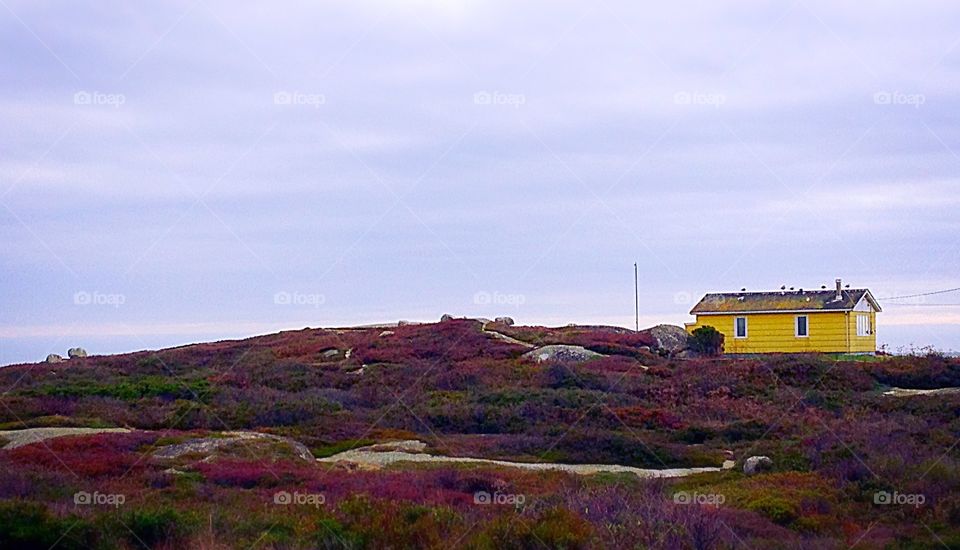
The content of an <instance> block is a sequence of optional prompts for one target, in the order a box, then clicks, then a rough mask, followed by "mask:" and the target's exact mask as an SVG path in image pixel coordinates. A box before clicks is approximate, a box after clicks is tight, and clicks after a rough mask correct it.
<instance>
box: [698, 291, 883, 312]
mask: <svg viewBox="0 0 960 550" xmlns="http://www.w3.org/2000/svg"><path fill="white" fill-rule="evenodd" d="M841 295H842V296H843V299H841V300H837V299H836V297H837V292H836V290H803V291H799V290H783V291H780V290H778V291H773V292H725V293H717V294H707V295H706V296H704V297H703V299H701V300H700V302H698V303H697V305H695V306H694V307H693V309H692V310H690V313H691V314H697V313H749V312H757V311H807V310H811V311H849V310H852V309H853V308H854V307H856V305H857V303H858V302H859V301H860V299H861V298H863V297H864V296H865V295H866V296H867V300H869V301H870V303H871V304H872V305H873V307H874V308H875V309H876V310H877V311H880V305H879V304H878V303H877V301H876V300H874V299H873V296H872V295H871V294H870V291H869V290H867V289H865V288H856V289H844V290H843V291H842V292H841Z"/></svg>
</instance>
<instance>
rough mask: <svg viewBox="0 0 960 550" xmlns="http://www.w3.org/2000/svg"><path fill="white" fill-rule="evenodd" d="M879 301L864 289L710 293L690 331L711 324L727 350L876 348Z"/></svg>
mask: <svg viewBox="0 0 960 550" xmlns="http://www.w3.org/2000/svg"><path fill="white" fill-rule="evenodd" d="M879 311H881V310H880V305H879V304H877V301H876V300H875V299H874V298H873V295H872V294H871V293H870V291H869V290H867V289H865V288H860V289H849V288H842V287H841V281H840V279H837V287H836V289H835V290H814V291H810V290H803V289H800V290H786V289H784V290H779V291H774V292H745V291H744V292H730V293H721V294H707V295H706V296H704V297H703V299H701V300H700V302H698V303H697V305H696V306H694V308H693V309H692V310H690V314H691V315H696V317H697V320H696V322H694V323H687V325H686V328H687V332H693V331H694V330H695V329H697V328H699V327H702V326H712V327H714V328H716V329H717V330H718V331H720V332H721V333H723V335H724V353H802V352H810V351H819V352H826V353H875V352H876V351H877V332H876V327H877V312H879Z"/></svg>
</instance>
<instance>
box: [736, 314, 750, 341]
mask: <svg viewBox="0 0 960 550" xmlns="http://www.w3.org/2000/svg"><path fill="white" fill-rule="evenodd" d="M733 336H734V338H746V337H747V318H746V317H737V318H735V319H734V320H733Z"/></svg>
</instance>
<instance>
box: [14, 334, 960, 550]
mask: <svg viewBox="0 0 960 550" xmlns="http://www.w3.org/2000/svg"><path fill="white" fill-rule="evenodd" d="M492 332H497V333H501V334H503V335H506V336H508V337H509V338H502V337H497V336H496V335H495V334H492ZM511 339H514V340H511ZM525 344H526V345H525ZM558 344H559V345H576V346H582V347H584V348H586V349H588V350H591V351H594V352H597V353H601V354H603V355H604V356H603V357H601V358H598V359H592V360H589V361H585V362H565V361H562V360H561V361H557V360H547V361H543V362H537V361H536V360H530V359H525V358H523V354H525V353H527V352H529V351H530V346H531V345H532V346H542V345H558ZM653 344H654V342H653V340H652V338H651V337H650V335H649V334H646V333H634V332H632V331H625V330H622V329H619V330H617V329H612V328H603V327H565V328H561V329H549V328H544V327H507V326H505V325H490V326H484V325H481V324H480V323H479V322H476V321H471V320H451V321H446V322H443V323H438V324H430V325H406V326H398V327H391V328H389V329H385V328H382V327H381V328H368V329H341V330H322V329H304V330H301V331H291V332H284V333H279V334H273V335H267V336H261V337H256V338H251V339H247V340H239V341H226V342H216V343H210V344H198V345H192V346H184V347H180V348H173V349H167V350H160V351H157V352H140V353H134V354H126V355H118V356H107V357H88V358H80V359H72V360H70V361H68V362H66V363H62V364H52V365H48V364H40V365H18V366H13V367H8V368H4V369H0V385H2V387H3V388H5V389H6V392H5V393H4V394H3V395H2V397H0V403H2V405H3V406H2V407H0V424H2V425H0V428H2V429H6V430H14V429H24V428H35V427H52V426H59V427H85V428H97V427H110V428H113V427H122V428H128V429H129V430H131V431H129V432H126V433H103V434H93V435H76V436H71V437H60V438H55V439H49V440H45V441H42V442H37V443H33V444H27V445H23V446H20V447H18V448H15V449H7V450H0V462H2V468H0V469H2V472H3V473H0V519H3V520H4V521H0V525H4V526H18V525H19V526H39V527H42V529H40V530H39V531H37V532H36V533H35V536H36V537H38V540H35V541H34V542H35V543H36V544H38V545H41V546H42V545H43V544H44V543H45V542H51V543H52V541H46V539H43V537H44V536H45V535H42V534H41V532H43V533H46V532H57V530H58V529H60V530H61V531H63V530H66V528H67V527H68V526H69V524H70V523H71V522H73V523H76V524H77V525H79V528H78V529H71V530H70V532H69V533H68V535H67V536H66V537H65V538H64V539H63V540H61V542H60V543H59V544H60V545H67V546H69V545H70V544H75V545H78V546H81V547H82V546H84V545H90V544H94V543H95V544H102V545H105V546H116V545H120V546H123V545H128V546H137V545H138V544H139V542H144V543H147V545H148V546H150V545H151V544H154V543H155V544H157V545H163V544H174V543H182V542H184V541H186V542H188V543H190V544H193V545H199V544H207V543H210V544H213V541H226V545H227V546H236V545H248V546H249V545H250V544H253V543H254V542H256V541H259V542H258V544H259V545H261V546H266V547H276V548H288V547H305V548H310V547H315V546H317V545H321V546H322V545H324V544H326V545H328V546H329V547H340V546H344V545H347V546H351V545H352V546H354V547H379V546H383V544H385V543H386V542H390V543H391V544H399V545H401V546H411V545H412V546H421V547H433V546H445V545H448V543H446V542H444V541H448V540H451V539H457V540H459V544H460V545H466V546H475V547H504V546H506V547H509V546H511V545H512V546H514V547H526V546H528V545H539V544H540V543H543V544H545V545H546V546H548V547H555V546H559V547H571V548H572V547H587V546H606V547H634V546H636V545H641V546H643V545H646V546H667V547H678V546H679V547H732V546H737V545H739V544H741V543H745V544H748V545H750V546H751V547H763V546H768V545H774V546H776V545H782V544H785V543H789V544H790V545H796V546H801V547H802V546H810V547H818V548H819V547H844V548H846V547H848V546H849V545H851V544H853V543H855V542H856V541H858V540H859V543H860V544H861V545H864V546H876V545H881V544H888V543H889V544H899V543H900V542H903V541H906V540H908V539H921V540H923V541H927V542H928V543H933V542H935V541H937V540H938V539H939V540H941V541H947V542H948V544H949V541H957V540H960V539H958V538H957V537H958V532H957V528H956V525H957V520H958V519H960V496H958V489H960V472H958V458H960V457H958V452H957V446H956V445H955V443H956V441H957V439H958V437H960V420H958V417H960V414H958V413H960V396H958V395H956V394H949V393H947V394H940V395H936V394H934V395H916V396H911V397H894V396H890V395H884V390H885V389H887V388H888V387H890V386H898V387H905V388H937V387H949V386H960V363H958V362H957V360H955V359H946V358H942V357H937V356H930V357H897V358H877V359H876V360H873V361H836V360H835V359H834V358H830V357H826V356H816V355H807V356H775V357H769V358H763V359H751V360H725V359H716V360H686V361H681V360H673V359H668V358H666V357H663V356H661V355H660V354H657V353H655V352H653V351H650V350H649V348H650V346H651V345H653ZM258 433H259V434H269V435H271V436H276V437H261V436H257V434H258ZM237 434H252V435H249V436H246V435H237ZM0 437H2V435H0ZM213 440H216V441H217V442H216V443H215V444H212V443H205V442H207V441H213ZM400 440H418V441H422V442H424V444H425V445H423V449H422V450H423V451H424V452H426V453H430V454H433V455H446V456H449V457H471V458H484V459H496V460H506V461H515V462H551V463H566V464H594V465H618V466H623V467H633V468H641V469H667V468H690V467H714V468H715V467H718V466H720V464H721V463H722V462H723V461H724V460H725V459H727V458H730V457H734V458H735V459H736V460H737V461H738V466H739V465H741V464H742V463H743V461H744V460H745V459H746V458H747V457H749V456H752V455H766V456H769V457H770V458H771V459H772V462H773V468H772V470H771V471H769V472H765V473H762V474H759V475H757V476H753V477H748V476H745V475H744V474H743V473H741V472H740V471H739V469H738V470H731V471H720V472H713V473H704V474H700V475H697V476H694V477H689V478H683V479H676V480H671V481H664V480H643V479H639V478H637V477H636V476H631V475H626V477H624V475H625V474H621V475H612V474H596V475H592V476H573V475H569V474H566V473H563V472H554V471H523V470H519V469H515V468H509V467H501V466H499V465H497V464H490V463H476V464H469V463H468V464H458V463H442V464H429V463H427V464H423V463H407V462H399V463H394V464H392V465H389V466H386V467H385V468H384V469H380V470H376V471H368V470H366V469H363V468H361V469H360V470H357V469H356V467H357V465H356V464H349V463H345V462H342V461H339V460H334V461H333V462H322V463H316V462H313V461H311V460H305V458H304V457H309V456H310V454H311V453H312V455H314V456H316V457H317V458H321V459H326V458H327V457H330V456H338V455H337V453H340V452H343V451H347V450H349V449H351V448H355V447H361V446H369V445H374V444H377V443H388V442H391V441H400ZM0 443H2V442H0ZM299 444H302V445H305V448H303V447H300V446H298V445H299ZM171 449H172V450H171ZM78 492H86V493H94V492H99V494H113V495H124V499H125V502H124V504H123V505H121V506H118V507H116V508H115V509H112V508H110V507H104V506H97V505H89V506H83V505H74V504H73V501H72V495H73V494H75V493H78ZM284 494H288V495H301V496H302V495H314V496H315V497H317V495H321V496H322V500H323V501H324V502H323V503H319V502H318V500H319V497H317V498H314V500H313V501H311V502H312V503H313V504H314V505H304V506H287V505H284V503H282V502H280V503H278V504H275V501H276V499H277V498H280V500H283V498H285V497H283V495H284ZM484 494H487V495H489V496H490V498H491V499H493V504H486V503H485V502H479V503H476V502H477V498H480V500H483V499H482V498H481V497H482V495H484ZM886 494H890V495H894V496H892V497H891V499H892V500H894V501H895V502H899V504H896V503H895V504H889V505H888V504H884V503H883V502H880V503H879V504H875V500H876V499H878V498H879V499H880V500H881V501H883V499H884V498H886V497H884V496H883V495H886ZM277 495H280V497H277ZM478 495H480V496H479V497H478ZM496 495H500V496H499V497H498V496H496ZM878 495H880V496H879V497H878ZM896 495H900V496H901V497H902V498H901V497H897V496H896ZM902 495H913V498H912V500H911V501H910V504H904V503H903V502H900V500H903V499H906V498H907V497H903V496H902ZM916 495H922V499H921V498H919V497H917V496H916ZM290 498H294V497H293V496H291V497H290ZM305 498H306V497H304V499H305ZM497 498H500V499H501V500H504V502H499V501H497ZM897 498H900V500H897ZM304 499H301V500H304ZM307 500H309V499H306V500H304V502H307ZM518 500H522V501H523V502H519V503H518V502H517V501H518ZM917 500H923V502H922V503H920V504H919V505H916V506H914V504H917ZM506 501H509V502H506ZM691 501H692V502H694V504H690V502H691ZM904 502H906V501H904ZM698 503H699V504H698ZM717 504H719V506H717ZM638 522H640V527H638ZM130 525H134V526H135V528H132V529H131V528H129V526H130ZM32 532H33V531H31V530H30V529H26V530H24V529H21V530H20V531H16V532H14V531H13V528H12V527H0V543H4V542H7V543H10V544H12V543H13V542H17V543H23V540H20V539H15V538H11V537H16V536H21V537H24V536H28V535H29V534H30V533H32ZM18 533H19V534H18ZM25 533H26V534H25ZM130 533H135V536H134V537H131V536H130ZM4 537H6V538H4ZM136 539H140V540H136ZM146 539H151V540H146ZM177 541H180V542H177ZM397 541H400V542H397ZM0 546H3V544H0ZM48 546H49V544H47V546H44V547H48Z"/></svg>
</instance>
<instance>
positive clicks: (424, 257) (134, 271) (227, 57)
mask: <svg viewBox="0 0 960 550" xmlns="http://www.w3.org/2000/svg"><path fill="white" fill-rule="evenodd" d="M958 29H960V5H952V4H949V3H944V2H913V3H910V5H903V4H902V3H899V2H881V3H877V4H873V3H872V4H871V6H869V7H867V6H864V5H863V4H862V3H855V2H848V3H842V4H838V3H836V2H825V1H824V2H815V1H799V2H794V3H784V2H755V1H750V2H733V3H727V5H725V6H720V5H717V3H708V2H702V3H701V2H697V3H673V4H671V5H670V7H658V8H651V7H649V6H644V5H640V4H639V3H636V2H626V1H615V0H601V1H596V2H589V3H580V2H577V3H573V2H557V1H550V2H523V3H518V2H506V1H504V2H481V1H458V0H450V1H442V2H441V1H439V0H435V1H427V0H421V1H415V0H364V1H358V2H342V3H320V5H317V3H316V2H285V3H282V4H276V3H270V4H268V3H262V4H261V5H260V7H251V6H238V5H237V3H235V2H225V1H214V0H208V1H200V2H190V1H186V2H175V1H174V2H165V3H163V4H162V5H141V4H139V3H133V4H131V3H128V2H97V3H92V2H91V3H88V4H85V5H78V3H76V2H43V3H38V2H27V1H11V0H2V1H0V47H2V51H3V56H2V58H0V117H2V118H0V120H2V122H3V123H2V124H0V151H2V154H0V230H2V236H3V239H2V240H3V243H4V244H3V247H2V249H0V272H2V274H3V284H2V286H0V364H8V363H14V362H21V361H34V360H40V359H42V358H43V357H44V356H45V355H46V354H47V353H51V352H54V353H61V354H64V353H65V351H66V349H67V348H68V347H72V346H77V345H79V346H83V347H86V348H87V349H88V350H89V351H90V352H92V353H113V352H119V351H129V350H134V349H142V348H150V347H157V346H167V345H174V344H181V343H188V342H196V341H204V340H209V339H217V338H224V337H241V336H248V335H253V334H258V333H264V332H271V331H274V330H279V329H283V328H300V327H303V326H331V325H347V324H359V323H371V322H381V321H389V320H397V319H412V320H433V319H436V318H439V316H440V314H442V313H445V312H449V313H452V314H455V315H479V316H487V317H493V316H496V315H511V316H513V317H515V318H516V319H517V321H518V322H520V323H527V324H534V323H546V324H567V323H571V322H577V323H608V324H617V325H622V326H632V324H633V296H632V293H633V280H632V275H633V273H632V265H633V262H634V261H637V262H639V264H640V286H641V292H640V301H641V323H642V324H644V325H650V324H654V323H657V322H671V323H677V324H680V323H682V322H684V321H687V320H690V318H689V316H688V315H687V311H688V310H689V308H690V307H691V305H692V304H691V303H690V302H691V301H695V300H696V299H697V298H699V296H700V295H702V294H703V293H705V292H708V291H720V290H733V289H739V288H741V287H747V288H750V289H756V290H761V289H772V288H778V287H779V286H780V285H781V284H787V285H788V286H797V287H806V288H815V287H819V285H821V284H827V285H831V284H832V281H833V279H834V278H835V277H838V276H839V277H842V278H843V279H844V280H845V281H846V282H849V283H851V284H852V285H854V286H865V287H869V288H871V289H872V290H873V293H874V295H876V296H877V297H878V298H880V299H881V303H882V304H883V305H884V306H885V311H884V313H883V314H882V315H881V317H880V320H879V335H880V340H881V341H882V342H886V343H889V344H890V345H891V346H892V347H894V348H895V347H897V346H903V345H908V344H910V343H914V344H916V345H933V346H936V347H939V348H942V349H960V307H938V306H929V305H922V306H902V305H901V306H898V305H895V304H893V303H887V302H883V297H884V296H894V295H902V294H913V293H915V292H923V291H930V290H938V289H942V288H949V287H956V286H960V284H958V282H957V276H956V273H957V272H958V268H960V258H958V252H960V250H958V244H957V242H958V239H957V235H958V233H960V220H958V217H957V216H956V212H957V206H958V203H960V194H958V191H960V180H958V176H957V174H958V170H960V155H958V153H957V152H958V151H960V133H958V128H960V125H958V124H957V122H958V120H957V119H958V116H960V115H958V113H960V97H958V95H957V90H960V70H958V69H960V30H958ZM926 301H927V303H947V304H950V303H960V296H958V295H956V294H952V295H951V294H947V295H942V296H934V297H931V298H929V299H927V300H926Z"/></svg>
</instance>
